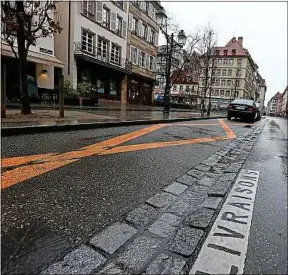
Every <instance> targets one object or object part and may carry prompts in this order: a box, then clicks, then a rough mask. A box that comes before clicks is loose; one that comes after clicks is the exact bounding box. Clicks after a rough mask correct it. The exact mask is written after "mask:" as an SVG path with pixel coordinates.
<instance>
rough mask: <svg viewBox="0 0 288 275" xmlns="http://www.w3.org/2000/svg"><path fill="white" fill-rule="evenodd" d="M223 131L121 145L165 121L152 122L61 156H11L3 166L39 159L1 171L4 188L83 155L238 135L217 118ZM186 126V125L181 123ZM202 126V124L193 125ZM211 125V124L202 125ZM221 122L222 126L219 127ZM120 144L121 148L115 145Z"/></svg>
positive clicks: (113, 152) (231, 137)
mask: <svg viewBox="0 0 288 275" xmlns="http://www.w3.org/2000/svg"><path fill="white" fill-rule="evenodd" d="M218 121H219V123H220V125H221V126H222V128H223V130H224V131H225V133H226V136H219V137H208V138H195V139H188V140H180V141H177V140H176V141H167V142H154V143H144V144H135V145H126V146H118V145H120V144H123V143H124V142H127V141H130V140H133V139H135V138H137V137H140V136H143V135H145V134H148V133H150V132H154V131H156V130H158V129H160V128H162V127H164V126H167V125H166V124H158V125H152V126H150V127H146V128H144V129H140V130H136V131H133V132H131V133H128V134H123V135H121V136H117V137H114V138H111V139H108V140H105V141H102V142H98V143H95V144H92V145H89V146H85V147H83V148H81V149H80V150H76V151H71V152H67V153H63V154H59V155H55V153H50V154H43V155H32V156H26V157H16V158H8V159H4V160H3V162H4V165H3V164H2V167H8V166H14V165H20V164H25V163H27V162H30V161H36V164H32V165H27V166H24V167H18V168H16V169H14V170H11V171H7V172H5V173H3V174H2V177H1V178H2V184H1V188H2V189H3V188H7V187H9V186H12V185H14V184H16V183H20V182H23V181H25V180H27V179H30V178H33V177H36V176H39V175H41V174H44V173H46V172H49V171H51V170H54V169H57V168H60V167H62V166H65V165H67V164H70V163H72V162H75V161H78V160H79V159H80V158H83V157H88V156H91V155H96V154H98V155H108V154H115V153H123V152H131V151H139V150H144V149H153V148H161V147H168V146H179V145H187V144H195V143H203V142H213V141H219V140H225V139H233V138H236V135H235V134H234V133H233V131H232V130H231V129H230V128H229V126H228V125H227V124H226V123H225V122H224V121H223V120H222V119H219V120H218ZM182 125H183V124H182ZM184 125H185V124H184ZM191 125H192V124H187V126H191ZM195 125H198V126H200V125H201V124H194V126H195ZM203 125H209V124H202V125H201V126H203ZM210 125H219V124H214V123H213V124H210ZM220 125H219V126H220ZM116 146H118V147H116ZM39 162H40V163H39Z"/></svg>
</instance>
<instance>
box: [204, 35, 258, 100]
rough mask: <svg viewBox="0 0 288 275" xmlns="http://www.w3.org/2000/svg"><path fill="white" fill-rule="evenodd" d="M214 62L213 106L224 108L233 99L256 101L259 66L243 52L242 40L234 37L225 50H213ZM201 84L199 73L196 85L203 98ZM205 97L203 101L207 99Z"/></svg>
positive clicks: (223, 48)
mask: <svg viewBox="0 0 288 275" xmlns="http://www.w3.org/2000/svg"><path fill="white" fill-rule="evenodd" d="M213 59H214V69H213V72H211V73H213V76H214V77H213V84H212V87H211V99H212V105H213V104H214V105H226V104H228V103H229V102H231V101H232V100H233V99H235V98H247V99H248V98H250V99H254V100H258V98H259V93H258V89H259V87H258V86H257V81H256V80H257V78H256V77H257V70H258V66H257V64H256V63H255V62H254V61H253V59H252V57H251V55H250V54H249V52H248V50H247V49H245V48H244V46H243V37H238V39H236V37H233V38H232V39H231V40H230V41H229V42H228V43H227V44H226V45H225V46H224V47H216V48H215V56H214V58H213ZM211 70H212V69H211ZM204 83H205V79H204V77H203V72H202V75H201V81H200V85H199V88H200V94H201V95H202V96H204V95H203V88H204V87H205V86H204ZM208 93H209V92H208ZM208 93H207V95H206V97H208V96H209V94H208Z"/></svg>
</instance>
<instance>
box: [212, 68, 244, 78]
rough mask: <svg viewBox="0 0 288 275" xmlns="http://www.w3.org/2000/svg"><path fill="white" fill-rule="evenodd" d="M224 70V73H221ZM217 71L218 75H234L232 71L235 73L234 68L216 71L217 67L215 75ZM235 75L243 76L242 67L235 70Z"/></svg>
mask: <svg viewBox="0 0 288 275" xmlns="http://www.w3.org/2000/svg"><path fill="white" fill-rule="evenodd" d="M221 72H222V73H221ZM215 73H216V75H217V76H221V75H222V76H232V73H233V70H232V69H228V70H227V69H222V70H221V69H217V71H216V69H213V75H215ZM235 76H237V77H241V76H242V72H241V69H237V70H236V71H235Z"/></svg>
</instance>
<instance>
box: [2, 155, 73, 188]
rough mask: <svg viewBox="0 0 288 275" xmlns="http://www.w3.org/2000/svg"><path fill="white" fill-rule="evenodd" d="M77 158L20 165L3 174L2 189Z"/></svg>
mask: <svg viewBox="0 0 288 275" xmlns="http://www.w3.org/2000/svg"><path fill="white" fill-rule="evenodd" d="M74 161H76V160H67V161H61V162H46V163H39V164H32V165H27V166H23V167H18V168H16V169H14V170H11V171H7V172H5V173H3V174H2V176H1V189H5V188H7V187H9V186H12V185H14V184H16V183H20V182H22V181H24V180H28V179H31V178H33V177H36V176H39V175H41V174H44V173H47V172H49V171H51V170H54V169H56V168H60V167H62V166H64V165H67V164H70V163H72V162H74Z"/></svg>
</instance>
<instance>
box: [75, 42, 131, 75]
mask: <svg viewBox="0 0 288 275" xmlns="http://www.w3.org/2000/svg"><path fill="white" fill-rule="evenodd" d="M97 52H98V51H97V47H95V46H87V45H86V47H85V46H84V45H83V44H82V43H81V42H74V57H75V59H84V60H86V61H89V62H93V63H95V64H99V65H102V66H105V67H107V68H111V69H114V70H117V71H120V72H123V73H127V74H131V73H132V63H131V62H130V61H128V59H124V58H121V57H118V56H116V55H115V54H112V53H109V52H106V53H105V54H98V53H97Z"/></svg>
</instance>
